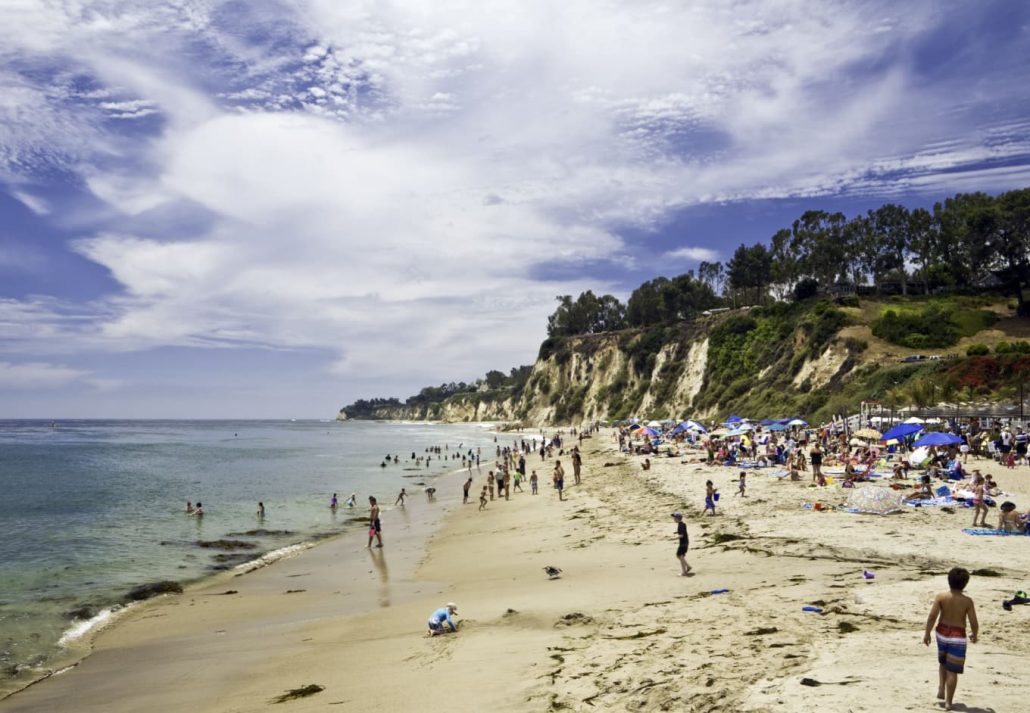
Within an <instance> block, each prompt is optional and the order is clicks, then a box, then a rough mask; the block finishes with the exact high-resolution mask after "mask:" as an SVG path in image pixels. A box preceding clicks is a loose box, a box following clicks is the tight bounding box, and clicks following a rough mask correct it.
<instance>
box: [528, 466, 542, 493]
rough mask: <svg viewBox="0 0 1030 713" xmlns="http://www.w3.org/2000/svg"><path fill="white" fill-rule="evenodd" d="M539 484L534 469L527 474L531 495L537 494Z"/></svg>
mask: <svg viewBox="0 0 1030 713" xmlns="http://www.w3.org/2000/svg"><path fill="white" fill-rule="evenodd" d="M539 485H540V479H539V478H538V477H537V474H536V471H535V470H534V471H533V474H532V475H530V476H529V489H530V491H531V492H532V493H533V495H537V494H539V492H540V491H539V489H538V488H539Z"/></svg>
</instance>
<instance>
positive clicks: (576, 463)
mask: <svg viewBox="0 0 1030 713" xmlns="http://www.w3.org/2000/svg"><path fill="white" fill-rule="evenodd" d="M582 467H583V456H581V455H580V454H579V446H577V447H575V448H573V449H572V477H573V479H574V480H575V482H576V485H579V470H580V468H582Z"/></svg>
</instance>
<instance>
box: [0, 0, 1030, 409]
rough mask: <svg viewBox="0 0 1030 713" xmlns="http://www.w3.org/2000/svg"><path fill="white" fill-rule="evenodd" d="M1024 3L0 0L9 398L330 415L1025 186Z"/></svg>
mask: <svg viewBox="0 0 1030 713" xmlns="http://www.w3.org/2000/svg"><path fill="white" fill-rule="evenodd" d="M1027 68H1030V4H1027V3H1025V2H1022V1H1021V0H1012V1H1010V2H990V1H984V2H975V3H970V2H947V1H946V0H936V1H932V2H920V1H918V0H910V1H907V2H905V3H897V2H876V1H874V0H871V1H867V2H836V3H825V2H818V1H802V0H766V1H764V2H749V1H747V0H736V1H731V0H697V1H694V2H685V1H684V2H668V1H666V2H659V1H657V0H654V1H652V0H629V1H626V2H618V1H615V0H563V1H562V2H560V3H555V2H551V1H549V0H544V1H539V0H490V2H482V0H476V1H474V0H468V1H456V0H404V1H403V2H400V1H390V0H376V1H368V2H365V1H356V0H355V1H351V0H288V1H287V0H282V1H280V0H234V1H225V2H217V1H214V0H172V1H168V2H160V1H159V0H2V2H0V418H54V419H58V418H248V417H252V418H320V417H321V418H328V417H332V416H333V415H334V414H335V412H336V411H337V410H338V409H339V408H340V407H341V406H343V405H344V404H346V403H349V402H351V401H353V400H354V399H356V398H367V397H372V396H398V397H401V398H403V397H406V396H408V395H410V394H412V393H414V392H416V391H418V389H420V388H421V387H422V386H426V385H431V384H433V385H435V384H440V383H443V382H449V381H472V380H474V379H476V378H477V377H480V376H482V375H483V374H484V373H485V372H486V371H487V370H489V369H501V370H504V371H507V370H508V369H510V368H511V367H513V366H516V365H520V364H528V363H532V361H533V360H534V358H535V356H536V353H537V350H538V347H539V344H540V341H541V340H542V339H543V338H544V336H545V328H546V317H547V315H548V314H550V313H551V312H552V311H553V309H554V306H555V301H554V298H555V296H557V295H563V294H572V295H576V294H578V293H579V292H581V291H583V290H585V289H592V290H594V292H595V293H598V294H601V293H606V292H608V293H612V294H615V295H617V296H619V297H620V298H623V299H625V298H626V297H628V295H629V293H630V292H631V291H632V290H633V288H635V287H636V286H637V285H639V284H640V283H641V282H643V281H644V280H648V279H651V278H653V277H655V276H657V275H667V276H674V275H677V274H681V273H683V272H686V271H687V270H689V269H696V268H697V265H698V263H699V261H701V260H723V261H725V260H727V259H728V258H729V257H730V256H731V255H732V252H733V250H734V249H735V247H736V246H737V245H738V244H740V243H741V242H746V243H753V242H757V241H767V240H768V239H769V238H770V237H771V235H772V234H773V233H774V232H775V231H776V230H777V229H779V228H781V227H787V226H789V225H790V223H791V221H792V220H793V219H794V218H796V217H798V216H799V215H800V214H801V213H802V212H803V211H804V210H807V209H812V208H814V209H825V210H834V211H836V210H840V211H843V212H845V213H846V214H848V215H853V214H856V213H859V212H864V211H865V210H867V209H869V208H871V207H875V206H877V205H880V204H882V203H884V202H888V201H893V202H899V203H903V204H905V205H908V206H911V207H914V206H929V205H932V203H933V202H934V201H935V200H939V199H941V198H943V197H945V196H948V195H951V194H954V193H957V192H968V191H976V190H983V191H986V192H989V193H997V192H1000V191H1004V190H1008V189H1012V188H1021V187H1025V186H1030V82H1028V81H1027V79H1028V69H1027Z"/></svg>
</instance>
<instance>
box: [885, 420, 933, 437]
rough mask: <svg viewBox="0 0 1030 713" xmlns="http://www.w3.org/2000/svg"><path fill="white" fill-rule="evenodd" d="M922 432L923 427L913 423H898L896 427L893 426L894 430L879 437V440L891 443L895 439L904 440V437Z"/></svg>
mask: <svg viewBox="0 0 1030 713" xmlns="http://www.w3.org/2000/svg"><path fill="white" fill-rule="evenodd" d="M922 430H923V427H922V426H919V425H917V424H915V423H899V424H898V425H897V426H895V427H894V428H892V429H890V430H889V431H887V432H886V433H884V434H883V435H882V436H880V438H881V439H883V440H885V441H891V440H894V439H895V438H904V437H905V436H911V435H912V434H913V433H919V432H920V431H922Z"/></svg>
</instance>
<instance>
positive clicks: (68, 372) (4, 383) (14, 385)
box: [0, 361, 89, 389]
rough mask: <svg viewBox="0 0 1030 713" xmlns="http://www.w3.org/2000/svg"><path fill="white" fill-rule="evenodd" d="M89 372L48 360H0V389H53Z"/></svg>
mask: <svg viewBox="0 0 1030 713" xmlns="http://www.w3.org/2000/svg"><path fill="white" fill-rule="evenodd" d="M88 373H89V372H86V371H82V370H81V369H73V368H70V367H67V366H62V365H60V364H48V363H46V362H21V363H12V362H7V361H0V389H52V388H57V387H60V386H65V385H66V384H69V383H71V382H73V381H76V380H78V379H81V378H82V377H84V376H86V375H87V374H88Z"/></svg>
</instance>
